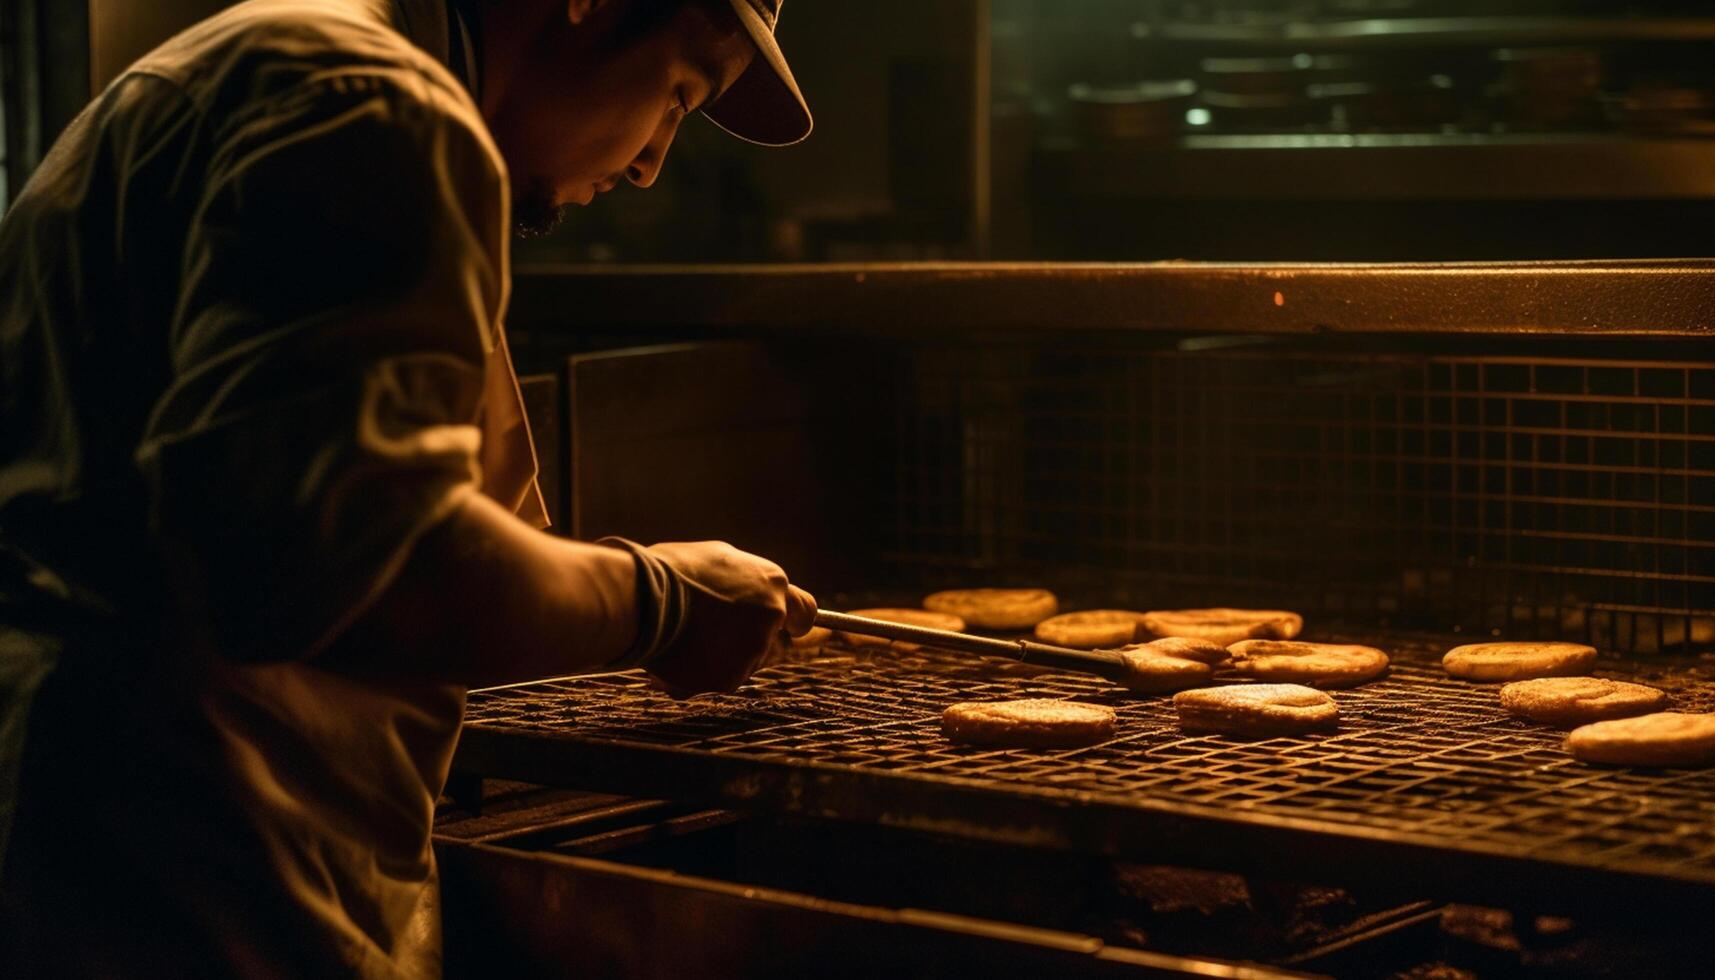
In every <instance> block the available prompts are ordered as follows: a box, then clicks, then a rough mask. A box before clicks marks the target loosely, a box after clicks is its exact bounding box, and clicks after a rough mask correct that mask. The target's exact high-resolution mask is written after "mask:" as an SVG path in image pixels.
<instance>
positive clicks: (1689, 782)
mask: <svg viewBox="0 0 1715 980" xmlns="http://www.w3.org/2000/svg"><path fill="white" fill-rule="evenodd" d="M1371 642H1373V641H1371ZM1382 645H1384V646H1388V645H1389V644H1387V643H1383V644H1382ZM1391 646H1392V649H1394V651H1395V652H1396V659H1395V666H1394V668H1393V670H1392V672H1391V674H1390V675H1389V677H1387V678H1386V679H1384V680H1382V681H1380V682H1377V683H1373V684H1370V685H1367V686H1364V687H1362V688H1359V689H1356V690H1352V691H1342V692H1336V693H1335V697H1336V699H1337V700H1338V701H1339V703H1340V706H1341V711H1342V717H1343V721H1342V726H1341V729H1340V731H1339V732H1338V733H1334V734H1329V735H1324V736H1314V737H1291V738H1273V739H1267V740H1260V741H1239V740H1233V739H1228V738H1222V737H1215V736H1197V737H1187V736H1185V735H1184V734H1182V733H1180V731H1179V730H1178V728H1177V726H1176V725H1175V723H1174V715H1173V709H1172V704H1171V700H1170V699H1168V698H1131V697H1126V696H1124V695H1122V694H1120V692H1117V691H1116V690H1115V689H1113V688H1111V687H1108V686H1107V685H1106V684H1105V682H1103V681H1101V680H1099V679H1096V678H1086V677H1080V676H1071V675H1064V674H1038V673H1034V672H1033V671H1031V670H1029V669H1027V668H1022V667H1016V666H1013V665H1005V664H993V663H988V662H980V661H973V660H971V659H969V658H955V657H950V656H943V655H939V654H935V653H932V652H928V651H924V652H920V653H916V654H910V655H904V654H895V655H881V656H876V655H873V654H865V655H859V654H842V653H839V652H838V651H836V650H834V649H833V648H830V649H829V650H827V651H824V652H823V653H822V654H820V655H817V656H811V657H806V658H804V659H800V660H795V661H792V662H788V663H783V664H778V665H775V666H773V667H770V668H767V669H765V670H763V671H761V672H759V673H758V674H757V675H756V676H755V678H754V679H753V681H752V683H751V684H750V685H749V686H748V687H747V688H745V689H744V690H743V691H742V692H741V693H740V694H736V695H730V696H712V697H705V698H700V699H697V700H694V701H691V702H674V701H672V700H670V699H668V698H666V697H664V696H662V695H659V694H656V693H654V692H653V691H651V690H650V689H649V688H648V687H647V686H646V684H645V682H644V679H643V677H642V676H641V675H638V674H633V673H626V674H611V675H602V676H596V677H588V678H580V679H572V680H561V681H552V682H543V683H537V684H531V685H526V686H521V687H514V688H504V689H495V690H491V691H482V692H474V693H473V694H472V695H471V700H470V704H469V708H468V714H467V735H466V738H467V740H468V739H471V738H473V737H474V738H475V739H476V740H477V741H478V742H483V741H486V742H487V743H488V744H487V746H486V748H484V749H483V750H482V752H483V754H485V755H486V756H488V757H489V758H491V759H492V758H496V757H504V756H505V755H506V754H507V753H508V752H529V751H531V748H530V747H531V746H532V745H534V746H536V747H540V746H541V745H542V744H543V743H544V737H545V740H546V742H548V743H551V744H554V745H557V746H559V747H560V748H562V749H568V750H569V752H570V754H569V755H556V757H555V758H556V760H557V762H556V763H555V764H556V765H561V764H567V763H568V762H572V761H575V760H577V759H578V757H579V752H580V751H582V750H584V749H587V750H589V751H591V752H597V753H599V750H600V749H601V747H602V746H630V747H637V746H645V747H654V748H667V749H672V750H676V751H678V752H683V753H686V754H688V755H690V756H692V757H694V758H696V759H703V760H710V759H717V758H718V759H724V760H727V761H728V762H736V763H738V764H739V768H738V770H735V771H741V772H742V771H745V767H746V766H751V765H754V766H756V767H767V766H776V765H781V764H786V765H808V766H811V767H814V768H815V769H816V771H817V772H818V773H822V774H826V775H827V777H828V778H829V779H832V780H834V781H836V782H837V781H838V779H839V778H840V774H848V775H849V774H852V773H867V774H879V775H883V776H894V775H903V776H911V777H925V778H928V780H929V781H930V782H931V783H934V784H946V785H951V784H952V783H954V782H958V783H962V784H966V785H974V786H976V787H977V788H978V789H980V790H981V791H983V792H984V793H986V794H989V795H990V796H991V797H992V796H994V795H1005V794H1010V793H1016V792H1019V791H1025V792H1028V793H1031V794H1042V793H1047V794H1049V795H1050V796H1055V797H1057V798H1058V799H1059V801H1060V802H1062V803H1064V802H1066V801H1075V802H1078V803H1089V802H1091V801H1098V802H1103V803H1110V804H1115V805H1118V806H1120V807H1122V808H1125V807H1135V808H1138V809H1139V816H1140V818H1141V816H1142V811H1143V810H1144V809H1146V808H1149V807H1156V808H1159V806H1160V805H1163V804H1165V805H1167V806H1169V807H1174V806H1178V807H1182V808H1183V809H1184V810H1185V811H1186V812H1194V813H1200V814H1203V816H1205V817H1207V818H1209V819H1212V820H1215V821H1217V822H1218V821H1221V820H1223V819H1226V818H1227V817H1231V816H1238V815H1244V816H1246V817H1248V818H1255V819H1256V820H1260V821H1262V823H1263V824H1265V825H1266V824H1269V823H1271V822H1272V823H1276V824H1281V823H1283V822H1294V821H1297V822H1299V823H1294V826H1297V827H1300V828H1302V827H1305V826H1311V825H1309V824H1303V823H1301V821H1305V820H1309V821H1314V826H1315V827H1316V828H1317V829H1316V831H1315V832H1316V833H1321V834H1327V833H1332V834H1334V835H1335V836H1338V835H1340V834H1341V833H1344V832H1350V833H1353V834H1356V835H1360V836H1373V835H1374V834H1375V833H1376V832H1383V833H1385V834H1388V835H1394V836H1395V837H1396V838H1397V839H1400V840H1410V841H1415V842H1418V843H1420V844H1426V845H1428V846H1431V847H1434V848H1438V849H1444V850H1445V852H1446V853H1448V854H1451V855H1453V856H1454V857H1455V859H1456V858H1457V857H1459V856H1463V857H1465V858H1468V859H1471V860H1473V861H1480V859H1481V858H1482V857H1484V856H1493V855H1503V856H1506V857H1509V858H1522V859H1528V860H1530V861H1532V862H1544V861H1547V862H1559V863H1561V864H1563V865H1573V866H1580V867H1584V868H1605V869H1622V870H1624V871H1626V872H1630V873H1639V874H1645V875H1667V876H1671V877H1674V878H1677V879H1679V880H1681V881H1694V882H1697V883H1699V884H1701V885H1708V886H1715V770H1702V771H1696V770H1685V771H1645V770H1613V769H1602V768H1596V767H1592V766H1588V765H1585V764H1583V763H1580V762H1577V761H1576V760H1574V759H1572V758H1571V757H1570V756H1568V755H1567V754H1566V753H1565V752H1564V751H1563V750H1562V749H1561V747H1560V742H1561V738H1562V735H1561V733H1559V732H1556V731H1553V730H1550V729H1547V728H1544V727H1541V726H1538V725H1534V724H1531V723H1528V722H1524V721H1521V720H1518V719H1514V718H1511V717H1509V716H1508V715H1506V714H1505V713H1504V712H1502V711H1501V710H1500V708H1499V705H1498V703H1497V701H1496V695H1495V691H1496V688H1495V687H1493V686H1477V685H1471V684H1468V683H1465V682H1461V681H1455V680H1453V679H1451V678H1448V677H1446V676H1445V675H1444V674H1443V673H1442V672H1441V670H1440V669H1439V667H1438V666H1435V665H1434V663H1433V661H1432V660H1431V659H1430V657H1431V656H1432V655H1434V654H1436V653H1438V652H1439V650H1441V649H1443V647H1442V646H1432V645H1431V644H1429V643H1427V642H1423V641H1421V640H1414V641H1410V642H1404V643H1393V644H1391ZM1613 676H1627V677H1632V678H1638V677H1639V676H1640V675H1639V673H1638V672H1637V671H1630V672H1627V673H1624V674H1615V675H1613ZM1690 677H1691V675H1690V674H1688V673H1685V672H1675V671H1672V670H1664V671H1661V672H1658V673H1657V674H1656V675H1655V676H1654V677H1646V678H1645V679H1651V680H1654V681H1656V682H1657V683H1660V684H1662V686H1663V687H1665V688H1667V689H1668V690H1669V691H1670V692H1671V693H1672V695H1673V697H1674V699H1675V707H1676V708H1679V709H1681V710H1691V711H1707V710H1711V709H1715V689H1712V688H1711V687H1709V686H1708V685H1704V684H1702V683H1700V682H1694V681H1690V680H1688V678H1690ZM1019 697H1058V698H1070V699H1074V700H1080V701H1090V702H1098V703H1104V704H1109V705H1112V706H1113V707H1115V708H1116V709H1117V710H1118V712H1119V716H1120V722H1119V732H1120V736H1119V737H1118V738H1117V739H1116V740H1114V741H1112V742H1109V743H1106V744H1104V745H1100V746H1096V747H1092V748H1085V749H1076V750H996V749H990V748H975V747H961V746H957V745H953V744H951V743H948V742H947V741H946V740H945V739H944V738H942V736H941V735H940V731H939V717H940V713H941V710H942V709H943V708H945V707H946V706H947V705H949V704H952V703H954V702H956V701H969V700H991V699H1002V698H1019ZM519 736H523V737H524V739H523V740H519V738H518V737H519ZM580 747H581V748H580ZM628 764H633V765H640V766H645V767H646V766H647V765H648V762H647V759H634V760H631V762H630V763H628ZM502 768H504V766H503V767H502ZM497 774H498V773H497ZM537 775H538V776H539V775H540V774H539V773H537ZM888 805H897V804H888ZM836 809H837V808H836ZM1074 809H1075V808H1074ZM834 815H845V814H838V813H836V814H834ZM1342 828H1345V830H1342ZM1332 853H1334V854H1335V855H1338V854H1339V853H1340V851H1339V850H1338V849H1335V850H1333V851H1332ZM1360 853H1361V852H1358V851H1352V852H1351V859H1352V860H1359V859H1360ZM1336 859H1337V858H1336Z"/></svg>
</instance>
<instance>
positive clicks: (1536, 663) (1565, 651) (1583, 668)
mask: <svg viewBox="0 0 1715 980" xmlns="http://www.w3.org/2000/svg"><path fill="white" fill-rule="evenodd" d="M1595 662H1596V648H1595V647H1590V646H1585V645H1584V644H1582V643H1468V644H1466V645H1464V646H1461V647H1454V648H1453V649H1451V650H1449V651H1447V654H1446V655H1445V656H1443V657H1442V658H1441V666H1442V667H1443V668H1444V669H1445V670H1446V671H1447V673H1449V674H1451V675H1452V676H1454V677H1463V678H1465V679H1466V680H1473V681H1522V680H1528V679H1530V678H1532V677H1574V676H1577V675H1579V674H1583V673H1586V672H1588V671H1589V669H1590V665H1591V664H1594V663H1595Z"/></svg>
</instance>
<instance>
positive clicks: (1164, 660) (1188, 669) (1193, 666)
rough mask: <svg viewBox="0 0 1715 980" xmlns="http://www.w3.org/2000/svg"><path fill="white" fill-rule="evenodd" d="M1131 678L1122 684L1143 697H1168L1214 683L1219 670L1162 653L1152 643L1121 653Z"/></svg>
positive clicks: (1133, 647) (1128, 648)
mask: <svg viewBox="0 0 1715 980" xmlns="http://www.w3.org/2000/svg"><path fill="white" fill-rule="evenodd" d="M1119 655H1120V658H1121V659H1123V660H1124V661H1125V665H1126V667H1127V669H1129V670H1130V672H1131V673H1130V676H1128V677H1127V678H1126V679H1125V680H1123V681H1121V682H1120V683H1122V684H1124V685H1125V686H1126V687H1127V688H1129V689H1130V690H1133V691H1137V692H1140V693H1143V694H1164V693H1166V692H1168V691H1183V690H1185V689H1186V688H1189V687H1207V686H1209V685H1210V684H1212V683H1214V680H1215V668H1213V667H1211V666H1209V665H1208V664H1206V663H1202V662H1200V661H1197V660H1187V659H1185V658H1184V657H1174V656H1170V655H1168V654H1164V653H1158V652H1156V651H1155V650H1153V649H1151V645H1150V644H1148V643H1140V644H1138V645H1136V646H1130V647H1125V648H1124V649H1122V650H1120V651H1119Z"/></svg>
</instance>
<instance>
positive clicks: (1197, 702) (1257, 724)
mask: <svg viewBox="0 0 1715 980" xmlns="http://www.w3.org/2000/svg"><path fill="white" fill-rule="evenodd" d="M1173 707H1174V710H1176V711H1177V712H1178V713H1179V727H1180V728H1183V729H1184V730H1185V731H1187V732H1213V733H1216V734H1220V735H1246V736H1265V735H1297V734H1301V733H1303V732H1313V731H1322V730H1326V729H1329V728H1333V727H1334V726H1335V725H1337V724H1338V723H1339V720H1340V709H1339V706H1338V705H1336V704H1335V703H1334V699H1333V698H1331V697H1329V696H1328V695H1326V694H1324V693H1322V692H1321V691H1318V690H1315V689H1314V688H1309V687H1303V686H1300V685H1298V684H1230V685H1227V686H1225V687H1205V688H1200V689H1198V690H1195V691H1181V692H1179V693H1178V694H1175V695H1173Z"/></svg>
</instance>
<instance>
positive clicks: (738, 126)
mask: <svg viewBox="0 0 1715 980" xmlns="http://www.w3.org/2000/svg"><path fill="white" fill-rule="evenodd" d="M729 2H730V3H731V4H732V9H733V12H734V13H736V14H737V15H738V21H739V23H740V24H743V25H744V29H745V31H746V33H748V34H749V35H750V39H751V40H752V41H754V42H756V58H755V59H754V60H753V61H751V63H750V67H749V68H746V69H745V71H744V74H742V75H740V76H739V77H738V80H737V81H735V82H733V83H732V85H731V86H730V87H729V88H728V89H727V90H726V92H724V93H723V94H722V95H721V97H720V98H719V99H717V100H716V101H715V103H714V104H713V105H711V106H709V107H708V108H706V109H704V110H703V114H704V115H706V116H708V117H709V119H711V120H713V122H714V124H715V125H716V126H719V127H720V128H722V129H724V130H726V131H727V132H729V133H731V134H733V135H734V136H737V137H738V138H739V139H742V140H748V141H750V142H752V143H760V144H761V145H763V146H789V145H791V144H793V143H797V142H799V141H800V140H802V139H803V138H804V137H806V136H808V135H810V128H811V126H812V125H814V123H813V121H812V120H811V119H810V107H809V106H808V105H806V104H805V102H804V93H803V92H801V91H799V90H798V81H797V79H794V78H793V77H792V69H790V68H788V67H787V66H786V56H785V55H783V54H781V53H780V45H779V44H778V43H777V42H776V41H775V40H774V25H775V24H777V23H779V22H780V5H781V3H782V2H783V0H729Z"/></svg>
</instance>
